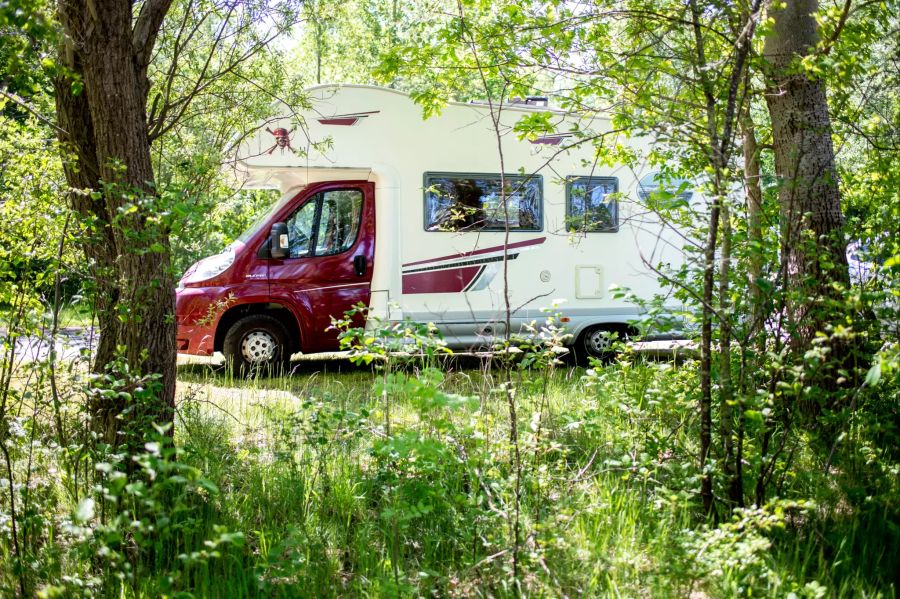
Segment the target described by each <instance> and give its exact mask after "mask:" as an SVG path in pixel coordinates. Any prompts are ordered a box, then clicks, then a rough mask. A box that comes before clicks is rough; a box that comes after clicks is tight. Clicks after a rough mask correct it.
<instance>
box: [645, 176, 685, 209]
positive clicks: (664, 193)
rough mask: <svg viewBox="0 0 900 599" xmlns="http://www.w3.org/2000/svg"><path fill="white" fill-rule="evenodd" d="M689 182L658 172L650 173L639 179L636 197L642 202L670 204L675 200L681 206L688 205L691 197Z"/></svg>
mask: <svg viewBox="0 0 900 599" xmlns="http://www.w3.org/2000/svg"><path fill="white" fill-rule="evenodd" d="M691 187H692V185H691V182H690V181H688V180H687V179H681V178H678V177H667V176H665V175H663V174H662V173H659V172H652V173H649V174H647V175H644V176H643V177H641V180H640V181H638V197H639V198H640V199H641V200H642V201H644V202H647V201H654V200H655V201H657V202H659V201H663V202H664V203H666V204H671V201H672V200H677V201H679V202H680V203H682V204H685V205H686V204H688V203H689V202H690V201H691V197H693V195H694V192H693V191H691Z"/></svg>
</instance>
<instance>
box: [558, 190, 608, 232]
mask: <svg viewBox="0 0 900 599" xmlns="http://www.w3.org/2000/svg"><path fill="white" fill-rule="evenodd" d="M618 192H619V180H618V179H616V178H615V177H571V178H570V179H569V180H568V181H567V182H566V230H567V231H576V232H579V233H598V232H599V233H615V232H616V231H618V230H619V204H618V202H617V200H616V198H617V197H618Z"/></svg>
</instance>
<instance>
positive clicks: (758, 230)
mask: <svg viewBox="0 0 900 599" xmlns="http://www.w3.org/2000/svg"><path fill="white" fill-rule="evenodd" d="M749 112H750V111H749V110H746V109H745V110H744V114H743V115H742V118H741V134H742V137H743V149H744V188H745V190H746V198H747V240H748V242H749V244H750V259H749V263H748V265H747V271H748V272H747V274H748V278H749V281H748V285H749V287H750V331H749V332H750V337H751V338H752V339H757V338H759V334H760V332H761V331H762V325H763V321H764V319H765V312H764V310H763V305H762V302H763V295H762V289H761V288H760V286H759V280H760V278H761V277H762V270H763V234H762V186H761V185H760V168H759V144H758V143H757V142H756V130H755V128H754V126H753V119H752V118H751V117H750V114H749ZM759 349H760V350H762V349H763V347H760V348H759Z"/></svg>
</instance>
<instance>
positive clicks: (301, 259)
mask: <svg viewBox="0 0 900 599" xmlns="http://www.w3.org/2000/svg"><path fill="white" fill-rule="evenodd" d="M310 192H311V193H309V195H308V196H307V198H306V199H305V200H304V201H303V203H302V204H300V205H299V206H298V207H297V208H296V209H295V210H294V211H293V212H292V213H289V214H288V215H287V216H286V217H285V218H284V222H285V224H286V225H287V230H288V244H289V248H290V249H289V255H288V257H287V258H284V259H280V260H279V259H272V260H270V261H269V295H270V297H271V298H272V301H276V302H280V303H284V304H288V305H292V306H294V307H295V308H296V309H297V311H298V312H299V314H300V319H301V322H300V328H301V335H300V336H301V347H302V351H304V352H306V353H310V352H318V351H333V350H336V349H338V346H339V344H338V339H337V335H338V332H337V331H334V330H328V329H329V328H330V327H331V319H332V317H334V318H342V317H343V315H344V312H346V311H347V310H349V309H351V308H352V307H353V306H354V305H356V304H357V303H359V302H362V303H363V304H365V305H368V304H369V296H370V288H371V283H372V267H373V260H374V257H375V186H374V184H372V183H369V182H356V183H350V182H340V183H328V184H325V185H321V186H317V187H316V188H314V189H311V190H310ZM359 322H360V323H361V322H362V321H361V320H360V321H359Z"/></svg>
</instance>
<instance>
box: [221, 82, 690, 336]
mask: <svg viewBox="0 0 900 599" xmlns="http://www.w3.org/2000/svg"><path fill="white" fill-rule="evenodd" d="M309 94H310V97H311V107H310V108H309V109H305V110H303V111H301V112H297V113H294V112H292V111H291V110H289V109H288V108H287V107H286V106H284V105H279V106H278V107H277V109H278V112H277V114H276V117H275V118H272V119H269V120H268V121H266V123H265V124H263V125H262V126H261V127H260V130H259V132H258V133H257V134H256V135H254V136H253V137H250V138H248V139H247V140H245V141H244V142H243V143H242V144H240V146H239V148H238V150H237V152H236V155H235V157H234V164H233V167H234V171H235V173H236V175H237V177H238V178H239V180H240V182H241V184H243V185H245V186H249V187H272V188H279V189H280V190H281V191H282V192H283V194H284V198H283V200H284V201H287V198H290V197H294V196H295V195H296V194H297V193H298V192H300V191H301V190H302V189H303V188H304V187H305V186H307V185H310V184H312V183H316V182H321V181H338V180H347V181H350V180H368V181H371V182H374V184H375V206H376V209H375V212H376V215H375V222H376V225H375V231H376V233H375V258H374V270H373V273H372V283H371V302H370V304H371V315H372V316H373V317H377V318H381V319H385V318H387V319H389V320H392V321H399V320H402V319H404V318H409V319H411V320H413V321H417V322H433V323H434V324H436V325H437V326H438V328H439V329H440V330H441V332H442V333H443V335H444V338H445V340H446V341H447V342H448V344H449V345H450V346H451V347H457V348H461V347H471V346H475V345H484V344H485V343H487V342H489V341H490V340H491V338H492V337H497V336H502V335H503V334H504V328H505V321H506V316H505V310H506V298H505V296H504V255H505V256H506V260H507V262H506V265H507V268H508V277H507V278H508V288H509V305H510V307H511V309H512V315H511V326H512V329H513V330H512V331H511V332H512V333H516V332H518V330H519V329H520V327H521V326H522V325H523V324H525V323H528V322H531V321H533V320H539V321H540V320H542V319H543V318H545V317H546V314H545V313H544V312H542V311H541V309H542V308H546V307H549V306H551V304H552V303H553V302H555V301H558V300H564V303H560V304H559V306H558V308H557V309H556V310H555V311H556V312H558V313H560V314H561V315H562V316H563V317H564V321H566V322H567V324H566V326H567V327H568V329H569V331H570V332H571V333H573V338H577V337H578V336H579V335H581V334H582V333H584V332H585V331H587V330H593V329H596V328H597V327H598V325H599V326H600V327H601V328H602V326H603V325H607V326H609V325H625V324H626V323H628V322H629V321H630V320H632V319H634V318H635V317H636V316H637V315H638V311H637V309H636V308H635V307H634V306H633V305H631V304H629V303H627V302H626V301H624V300H622V299H616V298H614V297H612V295H611V294H610V291H609V290H610V286H612V285H619V286H622V287H627V288H629V289H630V290H631V291H632V292H633V293H635V294H636V295H638V296H640V297H650V296H652V295H653V294H656V293H660V292H663V291H664V290H663V289H661V288H660V286H659V283H658V277H657V276H656V274H655V273H654V272H653V270H652V269H651V268H648V264H653V265H655V264H658V263H660V262H665V263H670V264H674V263H678V262H680V261H681V260H682V259H683V258H682V254H681V251H680V246H681V243H682V242H681V238H680V237H679V236H678V235H677V234H675V233H674V232H673V231H670V230H667V229H666V227H664V226H662V225H661V224H660V223H659V222H658V221H657V220H656V219H655V218H654V216H653V214H652V213H650V212H648V211H647V210H646V209H644V208H642V207H640V206H639V204H638V202H637V199H638V196H637V192H638V181H639V180H640V179H641V178H642V177H646V176H647V169H641V168H638V169H635V168H633V167H627V166H625V165H620V166H614V167H608V166H604V165H600V164H595V158H594V156H595V153H594V147H593V145H592V144H591V143H590V142H585V143H582V144H574V143H573V140H574V138H572V137H569V136H568V135H567V133H568V132H569V131H570V129H571V126H572V123H573V122H574V120H575V119H576V118H579V117H575V116H572V115H569V114H566V113H564V112H562V111H557V110H553V109H552V108H548V107H546V106H535V105H522V104H512V105H504V106H502V108H501V111H500V136H499V137H500V139H499V146H500V147H502V160H503V170H505V172H506V174H507V175H508V176H509V178H510V179H511V180H512V181H513V183H512V185H511V186H510V189H511V191H510V192H509V199H508V201H507V209H508V210H504V207H503V206H502V205H499V204H498V200H499V194H498V193H497V190H496V187H494V188H492V189H493V191H485V189H484V188H486V187H490V186H491V185H492V184H493V183H492V182H495V181H496V179H497V178H498V177H499V173H500V171H501V166H500V164H501V156H500V153H499V151H498V139H497V135H496V131H495V129H494V126H493V120H492V117H491V114H492V112H491V111H492V108H491V107H490V106H488V105H486V104H480V103H479V104H462V103H452V102H451V103H449V104H448V105H447V106H445V107H444V109H443V110H442V111H441V113H440V115H439V116H434V117H432V118H429V119H423V118H422V110H421V108H420V107H419V106H417V105H416V104H415V103H414V102H413V101H412V100H411V99H410V97H409V96H408V95H407V94H404V93H401V92H397V91H394V90H389V89H384V88H378V87H370V86H360V85H323V86H319V87H314V88H312V89H311V90H309ZM496 108H497V107H493V109H494V111H495V112H496ZM536 111H537V112H550V113H551V120H552V121H553V122H554V123H556V124H557V127H556V131H557V132H558V135H547V136H544V137H543V138H538V139H532V140H528V139H520V138H519V136H518V135H517V133H516V132H515V131H514V130H513V126H514V125H515V123H516V122H517V121H518V120H519V119H521V118H522V117H523V116H525V115H528V114H531V113H534V112H536ZM587 125H588V126H589V128H590V129H591V130H593V131H594V132H595V133H596V134H603V133H609V132H610V124H609V122H608V121H606V120H604V119H599V118H594V119H593V121H592V122H590V123H588V124H587ZM581 126H582V128H584V127H585V123H584V122H582V123H581ZM604 143H606V144H611V143H623V144H626V145H628V146H629V147H631V148H633V149H634V150H635V151H636V152H637V153H638V154H640V153H641V152H642V151H644V150H645V149H646V148H645V147H642V145H641V142H639V141H635V140H626V139H624V138H623V136H621V135H619V136H618V137H616V136H614V135H612V134H610V135H609V136H608V137H606V138H605V139H604ZM567 146H571V147H570V148H569V149H565V148H566V147H567ZM521 175H524V176H526V177H530V179H528V180H527V181H528V183H527V184H523V182H524V181H525V180H526V179H517V178H515V177H516V176H521ZM589 178H590V179H589ZM460 182H462V183H460ZM579 182H580V183H579ZM598 182H600V184H599V187H596V188H595V187H594V186H595V185H596V184H598ZM473 185H474V186H479V185H480V186H481V187H482V188H483V189H481V192H480V193H481V196H480V204H477V210H478V211H479V212H478V214H479V216H478V218H476V219H474V220H475V222H473V223H471V224H469V223H468V221H466V218H468V216H467V215H466V214H465V213H463V214H462V215H461V216H460V215H458V214H457V215H455V216H453V217H451V218H450V219H448V218H447V214H446V212H447V206H448V205H447V202H448V201H450V202H451V203H452V202H453V201H456V202H457V203H459V202H460V201H461V200H460V199H459V198H458V197H457V198H455V199H454V198H451V199H450V200H447V194H443V195H442V194H441V193H440V192H441V191H442V190H443V191H445V192H446V191H447V189H448V187H449V186H455V187H454V189H455V193H456V195H460V193H461V192H460V191H459V190H460V189H462V188H464V187H466V186H468V187H472V186H473ZM460 186H462V187H460ZM436 188H437V190H436ZM592 189H593V190H594V191H593V192H592V191H591V190H592ZM585 190H586V191H587V193H588V195H589V197H590V195H591V194H593V196H594V197H595V199H596V196H597V192H598V190H599V191H602V195H603V196H604V197H603V198H602V201H603V202H606V204H605V205H604V214H605V215H606V217H605V222H604V223H602V226H599V227H596V228H599V229H601V230H598V231H587V232H582V231H578V230H577V228H576V230H575V231H574V232H573V226H572V223H573V219H574V220H576V221H577V220H578V219H579V218H581V217H582V216H583V213H584V210H583V209H584V205H583V202H584V201H585V200H584V197H583V195H584V191H585ZM579 192H580V193H581V194H582V197H581V199H580V200H574V199H573V197H572V194H577V193H579ZM611 192H613V193H614V192H618V193H615V194H614V195H609V194H610V193H611ZM449 195H453V193H450V194H449ZM613 198H618V199H617V201H613ZM577 201H580V202H582V204H579V205H578V206H574V207H573V202H577ZM587 201H588V202H589V203H590V201H591V200H590V199H588V200H587ZM595 204H596V202H595ZM594 207H596V206H595V205H594ZM592 209H593V208H592ZM578 210H581V212H578V213H577V214H573V212H577V211H578ZM507 211H508V212H509V215H507ZM567 211H568V212H567ZM454 218H455V219H456V220H454ZM526 221H527V222H526ZM485 223H487V224H488V225H490V226H487V227H485V226H484V225H485ZM506 223H508V224H509V225H510V230H509V232H508V233H507V231H505V230H504V229H505V227H506Z"/></svg>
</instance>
